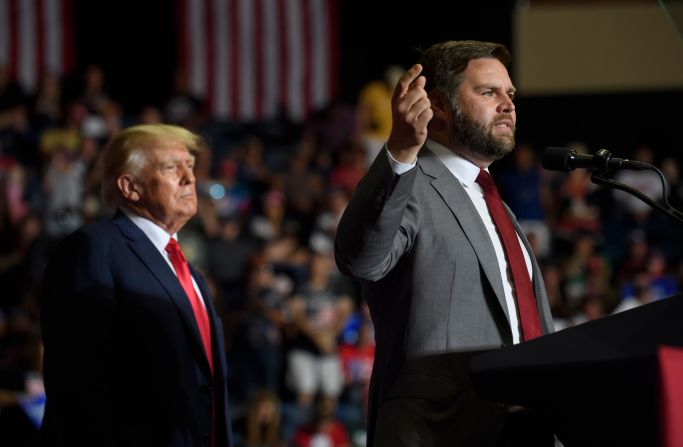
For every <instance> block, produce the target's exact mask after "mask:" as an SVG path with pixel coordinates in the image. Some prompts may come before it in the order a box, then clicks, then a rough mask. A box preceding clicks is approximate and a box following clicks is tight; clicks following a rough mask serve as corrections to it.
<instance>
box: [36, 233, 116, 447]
mask: <svg viewBox="0 0 683 447" xmlns="http://www.w3.org/2000/svg"><path fill="white" fill-rule="evenodd" d="M105 240H106V238H96V237H94V236H93V235H91V234H88V233H86V232H83V231H81V232H77V233H75V234H74V235H72V236H70V237H69V238H67V239H66V240H65V241H64V242H63V243H62V244H61V245H60V247H59V248H58V250H57V251H56V253H55V255H54V257H53V258H52V259H51V262H50V264H49V266H48V269H47V271H46V276H45V281H44V283H43V291H42V294H41V324H42V334H43V341H44V346H45V354H44V369H45V386H46V389H47V392H48V396H49V397H48V403H47V406H46V414H45V419H44V426H43V432H44V433H45V432H46V431H47V432H49V433H50V435H49V439H51V440H52V441H55V440H61V442H59V443H58V445H62V444H63V445H85V444H88V445H99V446H106V445H113V440H112V439H113V436H109V435H108V434H112V433H113V430H112V426H111V425H112V423H113V422H112V417H111V416H112V415H111V414H110V413H111V411H112V410H111V405H110V403H111V401H112V393H113V392H114V390H112V388H111V384H112V380H110V377H109V375H110V374H113V371H114V370H115V368H113V367H112V366H113V365H110V361H111V359H112V358H114V356H113V355H112V350H113V349H114V346H113V337H114V336H113V334H112V331H113V327H114V319H115V312H116V306H115V300H114V290H113V285H112V284H113V282H112V279H111V278H112V275H111V272H110V271H109V268H108V265H107V264H108V263H107V259H108V254H107V252H106V251H107V250H106V248H105V247H106V242H105ZM81 443H82V444H81Z"/></svg>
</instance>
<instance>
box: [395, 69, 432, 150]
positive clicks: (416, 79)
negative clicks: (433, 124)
mask: <svg viewBox="0 0 683 447" xmlns="http://www.w3.org/2000/svg"><path fill="white" fill-rule="evenodd" d="M421 72H422V65H420V64H415V65H413V66H412V67H410V69H409V70H408V71H406V72H405V73H404V74H403V76H401V78H400V79H399V80H398V83H397V84H396V88H395V89H394V95H393V96H392V98H391V114H392V128H391V134H390V135H389V140H388V141H387V148H388V149H389V152H391V156H392V157H394V159H396V160H397V161H400V162H402V163H413V162H415V159H416V157H417V153H418V151H419V150H420V148H421V147H422V145H423V144H424V142H425V140H426V139H427V124H429V121H430V120H431V119H432V116H433V112H432V108H431V102H430V101H429V98H428V97H427V92H426V91H425V89H424V87H425V83H426V82H427V79H426V78H425V77H424V76H420V73H421Z"/></svg>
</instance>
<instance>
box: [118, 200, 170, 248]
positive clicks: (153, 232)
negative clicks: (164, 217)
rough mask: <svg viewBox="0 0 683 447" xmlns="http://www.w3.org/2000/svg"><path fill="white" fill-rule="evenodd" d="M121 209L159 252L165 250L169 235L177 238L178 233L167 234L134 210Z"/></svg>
mask: <svg viewBox="0 0 683 447" xmlns="http://www.w3.org/2000/svg"><path fill="white" fill-rule="evenodd" d="M121 211H123V213H124V214H125V215H126V216H128V218H129V219H130V220H132V221H133V223H134V224H135V225H136V226H137V227H138V228H140V230H142V232H143V233H145V236H147V238H149V240H150V241H151V242H152V244H154V246H155V247H156V248H157V250H159V251H160V252H161V253H165V252H166V245H167V244H168V241H169V239H170V238H171V237H172V238H174V239H176V240H178V233H174V234H172V235H170V236H169V234H168V233H167V232H166V230H164V229H163V228H161V227H160V226H159V225H157V224H155V223H154V222H152V221H151V220H149V219H147V218H146V217H142V216H140V215H138V214H135V213H134V212H132V211H131V210H129V209H126V208H121Z"/></svg>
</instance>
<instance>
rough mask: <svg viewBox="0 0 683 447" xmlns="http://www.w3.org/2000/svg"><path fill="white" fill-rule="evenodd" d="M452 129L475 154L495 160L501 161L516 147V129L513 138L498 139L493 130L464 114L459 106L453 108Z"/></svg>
mask: <svg viewBox="0 0 683 447" xmlns="http://www.w3.org/2000/svg"><path fill="white" fill-rule="evenodd" d="M452 128H453V132H455V137H456V138H457V139H458V141H459V142H460V143H461V144H463V145H464V146H467V147H469V148H470V150H472V151H473V152H476V153H478V154H481V155H483V156H485V157H488V158H493V159H494V160H500V159H501V158H503V157H504V156H505V155H507V154H509V153H510V152H512V149H514V147H515V133H514V131H515V129H514V128H513V129H512V138H510V139H505V138H496V137H495V136H494V135H493V132H492V131H491V129H489V128H486V127H485V126H484V125H483V124H482V123H479V122H477V121H475V120H473V119H472V118H470V117H469V116H467V115H466V114H464V113H462V112H461V111H460V110H459V108H458V107H457V105H456V106H455V107H454V108H453V124H452Z"/></svg>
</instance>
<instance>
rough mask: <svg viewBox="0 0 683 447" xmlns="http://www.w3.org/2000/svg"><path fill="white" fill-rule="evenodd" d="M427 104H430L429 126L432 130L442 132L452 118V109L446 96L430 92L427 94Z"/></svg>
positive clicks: (433, 91)
mask: <svg viewBox="0 0 683 447" xmlns="http://www.w3.org/2000/svg"><path fill="white" fill-rule="evenodd" d="M428 97H429V102H431V103H432V112H433V114H434V115H433V117H432V121H431V122H430V126H432V127H433V130H443V128H445V127H447V126H448V123H450V122H451V120H452V118H453V108H452V107H451V104H450V102H449V101H448V99H447V98H446V96H445V95H444V94H443V93H441V92H438V91H435V90H432V91H431V92H429V94H428Z"/></svg>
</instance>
